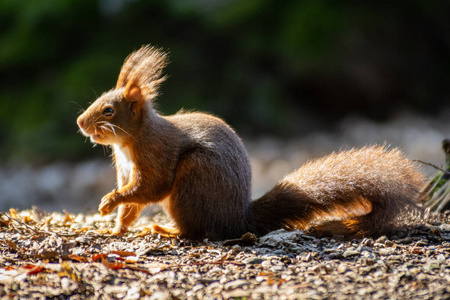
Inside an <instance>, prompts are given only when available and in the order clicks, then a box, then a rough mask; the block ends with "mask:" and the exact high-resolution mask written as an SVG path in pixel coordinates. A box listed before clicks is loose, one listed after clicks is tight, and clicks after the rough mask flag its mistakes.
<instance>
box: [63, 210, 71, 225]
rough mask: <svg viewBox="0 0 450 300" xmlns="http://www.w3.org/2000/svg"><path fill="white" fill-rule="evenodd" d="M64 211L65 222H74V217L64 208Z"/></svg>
mask: <svg viewBox="0 0 450 300" xmlns="http://www.w3.org/2000/svg"><path fill="white" fill-rule="evenodd" d="M63 212H64V213H65V216H64V220H63V224H64V225H66V224H67V223H72V222H73V218H72V217H71V216H70V214H69V213H68V212H67V211H66V210H63Z"/></svg>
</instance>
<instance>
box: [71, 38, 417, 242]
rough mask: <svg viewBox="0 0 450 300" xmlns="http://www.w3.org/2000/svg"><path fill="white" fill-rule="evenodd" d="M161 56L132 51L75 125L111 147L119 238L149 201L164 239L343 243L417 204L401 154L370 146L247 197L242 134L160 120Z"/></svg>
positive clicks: (214, 121) (413, 176) (413, 173)
mask: <svg viewBox="0 0 450 300" xmlns="http://www.w3.org/2000/svg"><path fill="white" fill-rule="evenodd" d="M166 64H167V55H166V54H165V53H164V52H163V51H162V50H161V49H157V48H154V47H152V46H150V45H147V46H143V47H142V48H140V49H139V50H137V51H135V52H133V53H132V54H130V55H129V56H128V57H127V58H126V60H125V62H124V64H123V66H122V68H121V71H120V74H119V78H118V81H117V84H116V87H115V88H114V89H112V90H110V91H108V92H106V93H104V94H103V95H101V96H100V97H99V98H98V99H97V100H96V101H95V102H94V103H93V104H92V105H91V106H90V107H89V108H88V109H87V110H86V111H85V112H84V113H83V114H82V115H81V116H79V117H78V119H77V123H78V126H79V127H80V129H81V132H82V133H83V134H84V135H85V136H87V137H90V139H91V141H92V142H93V143H98V144H102V145H110V146H111V147H112V149H113V157H114V163H115V167H116V172H117V189H115V190H114V191H112V192H110V193H109V194H107V195H106V196H104V197H103V199H102V200H101V203H100V206H99V211H100V213H101V215H107V214H110V213H112V212H113V211H114V210H115V209H116V208H117V207H118V216H117V220H116V227H115V229H114V232H113V233H115V234H119V235H120V234H124V233H125V232H127V231H128V229H129V227H130V225H131V224H132V223H133V221H134V220H136V218H137V217H138V216H139V214H140V212H141V210H142V209H143V208H144V206H145V205H147V204H150V203H159V204H162V206H163V207H164V209H165V211H166V212H167V214H168V215H169V216H170V217H171V218H172V219H173V220H174V222H175V224H176V228H173V229H170V228H164V227H161V226H158V225H154V227H153V228H154V230H156V231H157V232H161V233H168V234H179V235H180V236H181V237H184V238H188V239H194V240H201V239H204V238H208V239H211V240H224V239H230V238H237V237H240V236H241V235H243V234H244V233H246V232H251V233H255V234H256V235H259V236H261V235H265V234H267V233H269V232H270V231H273V230H277V229H281V228H284V229H287V230H293V229H309V230H310V231H312V232H314V233H316V234H318V235H335V234H336V235H344V236H346V237H364V236H377V235H380V234H383V233H386V232H387V231H388V230H389V229H390V228H391V227H392V224H393V221H394V220H395V218H396V217H397V216H398V215H399V214H400V213H401V212H402V211H404V210H405V209H406V208H407V207H416V204H415V202H416V200H417V198H418V195H419V192H420V190H421V188H422V187H423V184H424V179H425V178H424V175H423V174H422V173H421V172H420V171H419V170H418V168H417V166H416V165H415V164H414V163H413V162H412V161H410V160H408V159H406V158H404V156H403V154H402V153H401V152H400V151H399V150H397V149H392V150H388V149H386V147H384V146H371V147H364V148H362V149H352V150H349V151H342V152H339V153H333V154H331V155H329V156H327V157H324V158H320V159H317V160H314V161H311V162H309V163H306V164H305V165H304V166H302V167H301V168H300V169H298V170H296V171H294V172H292V173H290V174H289V175H287V176H286V177H285V178H284V179H282V180H281V181H279V182H278V183H277V184H276V185H275V187H274V188H273V189H272V190H270V191H269V192H268V193H267V194H265V195H264V196H262V197H261V198H259V199H257V200H254V201H252V200H251V193H250V192H251V176H252V174H251V167H250V162H249V157H248V154H247V152H246V150H245V148H244V145H243V143H242V141H241V139H240V138H239V136H238V135H237V134H236V133H235V132H234V131H233V129H232V128H231V127H230V126H229V125H228V124H226V123H225V122H224V121H223V120H221V119H220V118H217V117H215V116H212V115H209V114H206V113H187V112H179V113H177V114H175V115H172V116H163V115H160V114H159V113H158V112H157V111H156V110H155V108H154V105H153V102H154V99H155V97H156V96H157V95H158V87H159V86H160V84H161V83H162V82H163V81H164V80H165V79H166V77H165V76H163V69H164V67H165V66H166Z"/></svg>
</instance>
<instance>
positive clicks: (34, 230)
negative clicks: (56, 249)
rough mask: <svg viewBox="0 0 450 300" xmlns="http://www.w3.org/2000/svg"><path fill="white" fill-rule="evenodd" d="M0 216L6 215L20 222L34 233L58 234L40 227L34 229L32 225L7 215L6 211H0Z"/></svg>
mask: <svg viewBox="0 0 450 300" xmlns="http://www.w3.org/2000/svg"><path fill="white" fill-rule="evenodd" d="M0 214H1V215H2V216H5V217H7V218H8V219H10V220H12V221H16V222H17V223H19V224H21V225H23V226H25V227H26V228H28V229H29V230H31V231H33V232H35V233H40V234H41V233H47V234H54V235H57V236H60V235H59V234H58V233H56V232H51V231H47V230H41V229H36V228H33V227H31V226H28V225H27V224H25V223H23V222H21V221H19V220H17V219H15V218H13V217H11V216H8V215H7V214H6V213H3V212H2V213H0Z"/></svg>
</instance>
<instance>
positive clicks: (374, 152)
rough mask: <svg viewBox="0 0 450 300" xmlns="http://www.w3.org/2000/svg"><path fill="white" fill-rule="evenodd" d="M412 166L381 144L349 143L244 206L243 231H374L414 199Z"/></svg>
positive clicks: (416, 176)
mask: <svg viewBox="0 0 450 300" xmlns="http://www.w3.org/2000/svg"><path fill="white" fill-rule="evenodd" d="M424 179H425V178H424V176H423V174H422V173H421V172H420V171H419V170H418V168H417V166H416V165H415V164H414V163H413V162H411V161H410V160H407V159H406V158H404V157H403V155H402V153H401V152H400V151H399V150H397V149H393V150H387V149H386V147H384V146H373V147H364V148H362V149H352V150H349V151H343V152H339V153H333V154H331V155H330V156H327V157H324V158H321V159H318V160H315V161H312V162H309V163H307V164H305V165H304V166H303V167H301V168H300V169H298V170H297V171H294V172H293V173H291V174H289V175H288V176H286V177H285V178H284V179H283V180H281V181H280V182H279V183H278V184H277V185H276V186H275V187H274V188H273V189H272V190H271V191H269V192H268V193H267V194H266V195H264V196H262V197H261V198H260V199H258V200H255V201H253V202H252V203H251V206H250V215H249V231H251V232H255V233H257V234H258V235H264V234H266V233H268V232H270V231H272V230H276V229H280V228H285V229H288V230H292V229H297V228H298V229H309V230H312V231H313V232H315V233H316V234H317V235H335V234H338V235H344V236H347V237H363V236H377V235H381V234H383V233H386V232H387V231H389V229H391V228H392V223H393V221H394V220H395V219H396V217H397V216H398V215H399V214H400V213H401V212H403V211H405V210H406V209H407V208H408V207H409V208H411V207H416V204H415V202H416V200H417V197H418V195H419V193H420V190H421V189H422V187H423V184H424Z"/></svg>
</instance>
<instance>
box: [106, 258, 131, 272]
mask: <svg viewBox="0 0 450 300" xmlns="http://www.w3.org/2000/svg"><path fill="white" fill-rule="evenodd" d="M102 264H103V265H104V266H106V267H107V268H110V269H113V270H118V269H123V268H125V267H126V264H125V263H121V262H118V261H114V262H109V261H108V260H107V259H102Z"/></svg>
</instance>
